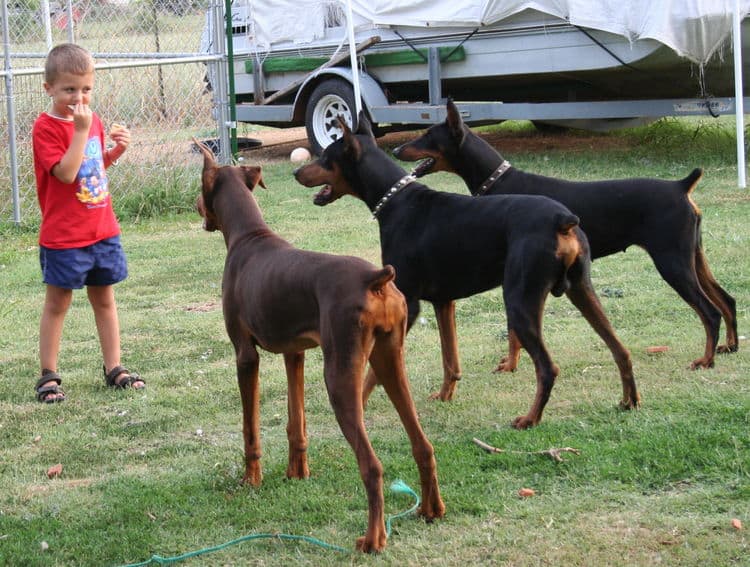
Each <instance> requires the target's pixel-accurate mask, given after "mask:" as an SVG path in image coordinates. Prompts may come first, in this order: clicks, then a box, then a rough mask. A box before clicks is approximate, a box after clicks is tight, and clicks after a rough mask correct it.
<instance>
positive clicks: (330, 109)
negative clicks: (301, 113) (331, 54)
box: [305, 79, 356, 155]
mask: <svg viewBox="0 0 750 567" xmlns="http://www.w3.org/2000/svg"><path fill="white" fill-rule="evenodd" d="M355 108H356V106H355V104H354V90H353V89H352V87H351V85H350V84H349V83H347V82H346V81H343V80H341V79H328V80H326V81H323V82H322V83H320V84H319V85H318V86H317V87H315V90H313V92H312V94H311V95H310V100H309V101H308V103H307V108H306V109H305V129H306V130H307V139H308V141H309V142H310V149H311V150H312V152H313V153H314V154H316V155H320V154H321V152H322V151H323V150H324V149H325V148H326V147H327V146H328V145H329V144H330V143H331V142H334V141H336V140H338V139H339V138H340V137H341V135H342V131H341V128H339V125H338V122H337V120H336V119H337V118H338V117H339V116H343V118H344V120H346V123H347V124H348V125H349V126H350V127H352V128H353V127H354V116H353V115H354V113H355Z"/></svg>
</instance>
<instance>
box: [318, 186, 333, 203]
mask: <svg viewBox="0 0 750 567" xmlns="http://www.w3.org/2000/svg"><path fill="white" fill-rule="evenodd" d="M332 200H333V187H331V186H330V185H325V186H324V187H323V188H322V189H321V190H320V191H318V192H317V193H316V194H315V197H313V203H315V204H316V205H318V206H319V207H325V206H326V205H327V204H328V203H330V202H331V201H332Z"/></svg>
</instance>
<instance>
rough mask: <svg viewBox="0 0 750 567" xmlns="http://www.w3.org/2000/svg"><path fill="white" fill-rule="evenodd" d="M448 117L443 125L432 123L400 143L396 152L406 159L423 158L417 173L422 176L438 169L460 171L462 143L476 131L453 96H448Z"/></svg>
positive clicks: (415, 159)
mask: <svg viewBox="0 0 750 567" xmlns="http://www.w3.org/2000/svg"><path fill="white" fill-rule="evenodd" d="M446 110H447V114H446V118H445V120H444V121H443V122H441V123H440V124H435V125H434V126H431V127H430V128H429V129H428V130H427V132H425V133H424V134H423V135H422V136H420V137H419V138H417V139H416V140H412V141H411V142H407V143H405V144H402V145H400V146H399V147H397V148H395V149H394V150H393V155H395V156H396V157H397V158H398V159H400V160H402V161H420V160H423V161H422V163H420V164H419V165H418V166H417V167H416V168H415V169H414V172H413V173H414V174H415V175H416V176H417V177H422V176H423V175H427V174H428V173H434V172H436V171H448V172H451V173H457V171H456V167H457V163H458V162H460V160H461V157H460V156H461V152H460V150H461V146H462V144H463V143H464V141H465V140H466V138H467V136H472V135H473V134H472V133H471V131H470V130H469V128H468V126H466V125H465V124H464V122H463V120H462V119H461V113H460V112H459V111H458V108H457V107H456V105H455V104H454V103H453V101H452V100H451V99H448V105H447V107H446Z"/></svg>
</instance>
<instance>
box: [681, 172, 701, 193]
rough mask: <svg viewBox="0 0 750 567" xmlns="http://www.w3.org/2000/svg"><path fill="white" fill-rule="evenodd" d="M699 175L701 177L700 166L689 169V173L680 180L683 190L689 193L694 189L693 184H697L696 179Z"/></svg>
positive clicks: (697, 179) (698, 178)
mask: <svg viewBox="0 0 750 567" xmlns="http://www.w3.org/2000/svg"><path fill="white" fill-rule="evenodd" d="M701 177H703V169H701V168H700V167H696V168H695V169H694V170H693V171H691V172H690V175H688V176H687V177H686V178H685V179H683V180H682V181H681V183H682V188H683V189H684V190H685V193H688V194H689V193H691V192H692V191H693V189H695V186H696V185H697V184H698V181H700V179H701Z"/></svg>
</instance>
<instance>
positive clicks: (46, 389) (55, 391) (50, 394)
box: [35, 368, 65, 404]
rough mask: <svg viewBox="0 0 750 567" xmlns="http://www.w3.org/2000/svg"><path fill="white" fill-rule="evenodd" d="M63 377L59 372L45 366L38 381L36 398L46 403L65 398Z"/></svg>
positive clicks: (60, 400)
mask: <svg viewBox="0 0 750 567" xmlns="http://www.w3.org/2000/svg"><path fill="white" fill-rule="evenodd" d="M61 384H62V378H60V375H59V374H58V373H57V372H53V371H52V370H49V369H47V368H45V369H44V370H42V377H41V378H39V380H37V382H36V388H35V390H36V399H37V401H39V402H42V403H45V404H54V403H55V402H62V401H64V400H65V391H64V390H63V389H62V386H61Z"/></svg>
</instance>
